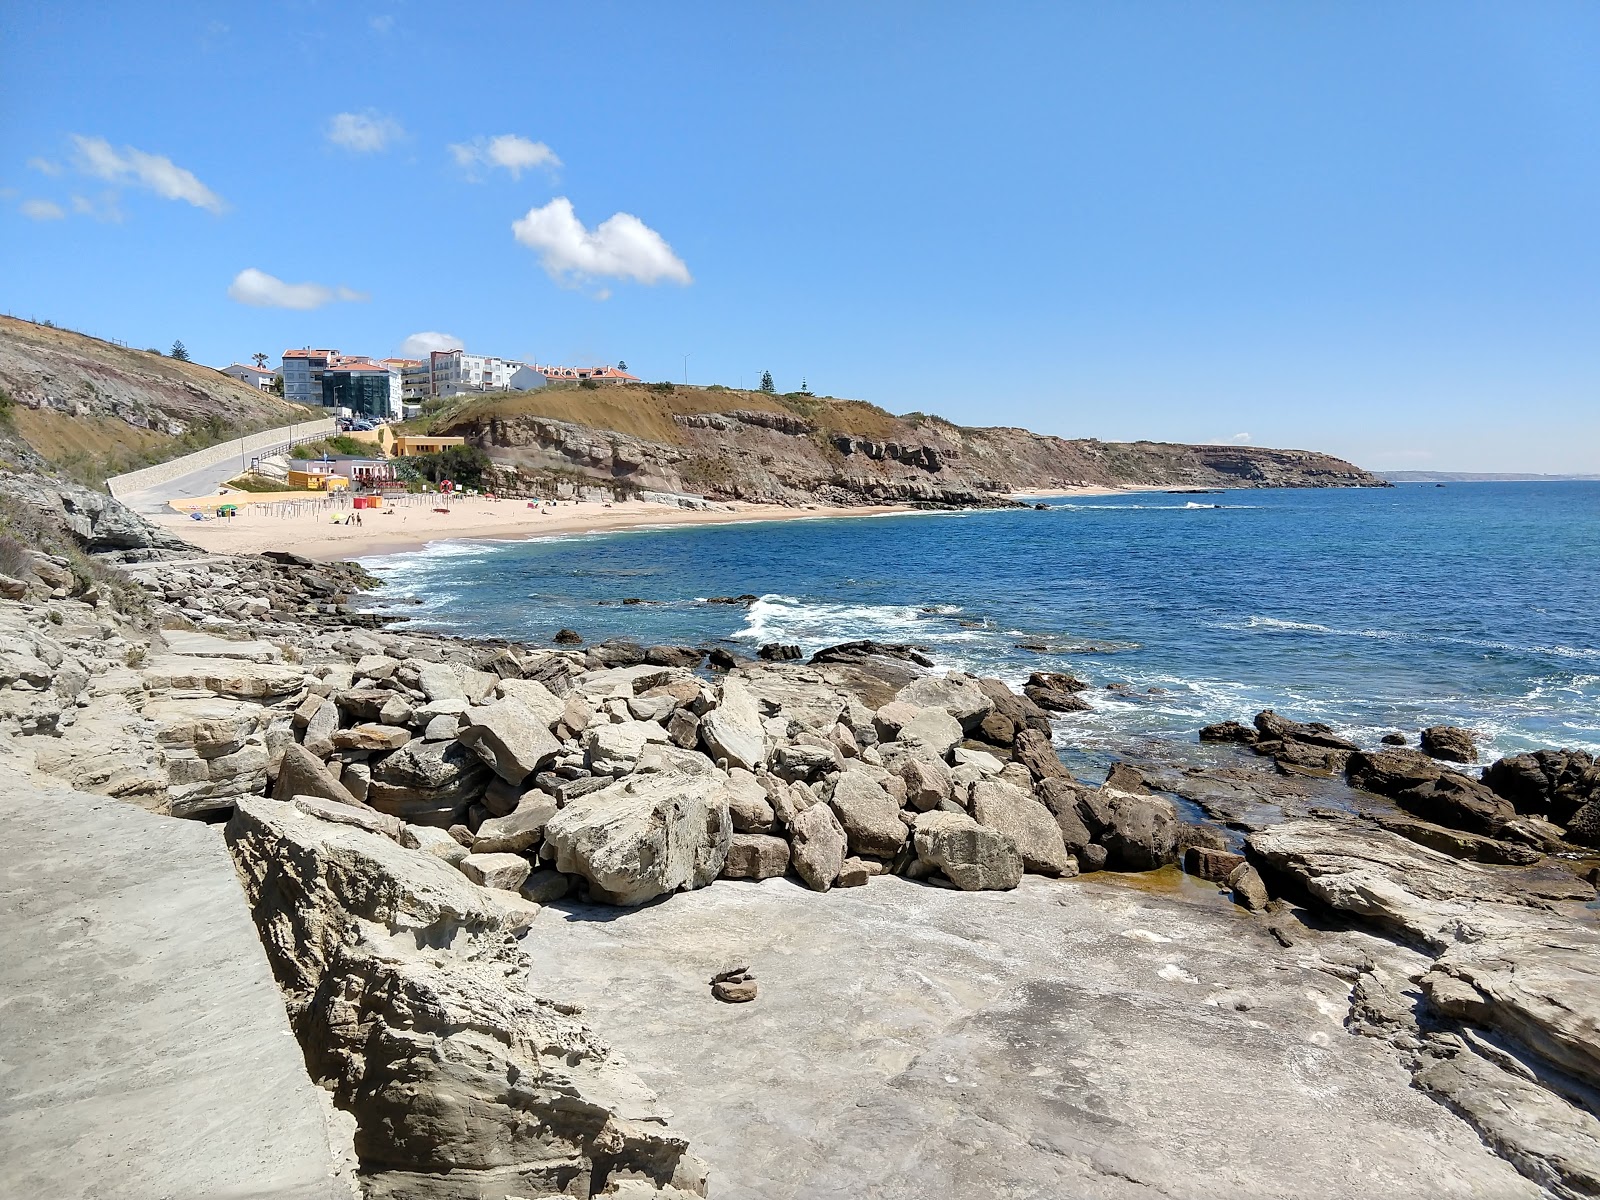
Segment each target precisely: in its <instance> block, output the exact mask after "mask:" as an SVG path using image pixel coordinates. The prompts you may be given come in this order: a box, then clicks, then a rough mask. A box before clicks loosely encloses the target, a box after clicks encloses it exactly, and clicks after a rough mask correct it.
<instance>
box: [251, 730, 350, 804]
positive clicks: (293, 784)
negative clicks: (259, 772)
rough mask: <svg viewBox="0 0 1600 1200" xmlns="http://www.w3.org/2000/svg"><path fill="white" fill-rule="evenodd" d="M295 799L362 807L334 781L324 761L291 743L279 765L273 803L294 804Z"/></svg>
mask: <svg viewBox="0 0 1600 1200" xmlns="http://www.w3.org/2000/svg"><path fill="white" fill-rule="evenodd" d="M296 796H320V797H321V798H322V799H324V800H336V801H338V802H339V803H340V804H356V803H359V802H358V801H357V800H356V798H355V797H354V796H352V795H351V794H350V789H349V788H347V787H345V786H344V784H342V783H340V782H339V781H338V780H337V779H335V778H334V776H333V772H331V771H329V770H328V768H327V767H325V766H323V765H322V760H321V759H320V758H318V757H317V756H316V755H315V754H312V753H311V751H309V750H307V749H306V748H305V747H304V746H301V745H298V744H297V743H294V742H290V743H289V744H288V745H287V746H285V747H284V748H283V758H282V759H281V760H280V761H279V763H278V778H277V780H276V781H275V782H274V783H273V785H272V798H273V799H274V800H293V799H294V798H295V797H296Z"/></svg>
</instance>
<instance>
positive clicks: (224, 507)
mask: <svg viewBox="0 0 1600 1200" xmlns="http://www.w3.org/2000/svg"><path fill="white" fill-rule="evenodd" d="M238 511H239V506H238V505H237V504H219V505H217V516H219V517H231V516H233V514H234V513H236V512H238Z"/></svg>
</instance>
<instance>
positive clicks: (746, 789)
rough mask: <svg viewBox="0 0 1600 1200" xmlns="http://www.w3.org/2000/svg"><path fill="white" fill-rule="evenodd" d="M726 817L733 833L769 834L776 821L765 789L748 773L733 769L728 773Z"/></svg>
mask: <svg viewBox="0 0 1600 1200" xmlns="http://www.w3.org/2000/svg"><path fill="white" fill-rule="evenodd" d="M727 794H728V816H729V817H730V818H732V820H733V831H734V832H735V833H771V832H772V829H773V824H774V822H775V821H776V820H777V817H776V815H775V814H774V813H773V810H772V801H771V800H769V799H768V798H767V789H766V788H764V787H762V786H761V781H760V780H759V779H757V778H756V777H755V776H754V775H752V774H750V772H749V771H744V770H741V769H740V768H738V767H734V768H733V769H732V770H730V771H729V772H728V787H727Z"/></svg>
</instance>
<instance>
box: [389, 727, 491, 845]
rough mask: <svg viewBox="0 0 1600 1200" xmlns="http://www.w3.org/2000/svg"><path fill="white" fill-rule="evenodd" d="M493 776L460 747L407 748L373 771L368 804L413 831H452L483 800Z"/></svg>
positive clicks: (431, 744)
mask: <svg viewBox="0 0 1600 1200" xmlns="http://www.w3.org/2000/svg"><path fill="white" fill-rule="evenodd" d="M492 774H493V773H492V772H491V771H490V770H489V769H488V767H486V766H484V764H483V760H482V759H480V758H479V757H478V756H477V755H476V754H475V753H474V752H473V751H471V750H469V749H468V748H467V747H465V746H463V745H461V744H460V743H459V742H428V741H423V740H422V739H420V738H419V739H417V740H416V741H413V742H407V743H406V744H405V745H404V746H402V747H400V749H398V750H396V751H395V752H394V753H393V754H390V755H388V756H387V757H385V758H382V759H379V760H376V761H375V762H374V763H373V766H372V782H371V785H370V786H369V787H368V789H367V803H368V804H370V805H372V807H373V808H376V809H378V810H379V811H380V812H386V813H389V814H391V815H393V816H396V817H399V818H400V819H401V820H403V821H407V822H409V823H410V824H412V825H436V826H438V827H439V828H441V829H448V828H449V827H450V826H451V825H454V824H456V822H457V821H459V820H460V818H461V815H462V814H463V813H465V812H466V810H467V806H468V805H470V804H471V803H472V802H473V801H474V800H476V799H478V798H479V797H480V796H481V795H483V790H484V788H485V787H487V786H488V783H489V780H490V778H492Z"/></svg>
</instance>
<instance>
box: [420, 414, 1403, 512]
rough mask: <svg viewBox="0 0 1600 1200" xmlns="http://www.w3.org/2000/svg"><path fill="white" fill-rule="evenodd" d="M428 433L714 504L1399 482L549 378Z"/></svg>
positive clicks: (1239, 450) (1234, 455) (1270, 458)
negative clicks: (554, 381) (535, 387)
mask: <svg viewBox="0 0 1600 1200" xmlns="http://www.w3.org/2000/svg"><path fill="white" fill-rule="evenodd" d="M426 427H427V429H428V430H429V432H432V433H435V434H452V435H457V436H461V437H465V438H466V439H467V440H468V441H469V442H470V443H472V444H473V445H476V446H479V447H481V448H482V449H484V450H485V451H487V452H488V453H489V454H490V456H491V457H492V458H493V459H494V460H495V462H496V464H497V465H498V466H500V467H501V468H502V469H505V470H507V471H515V472H518V473H520V474H522V475H524V476H527V475H533V476H538V475H540V474H546V473H562V474H576V475H579V476H583V477H586V478H589V479H593V480H597V481H603V482H606V483H608V484H613V485H615V484H617V483H622V484H625V485H632V486H634V487H637V488H641V489H646V490H659V491H672V492H678V491H684V492H696V493H701V494H704V495H706V496H708V497H710V498H712V499H716V500H750V501H763V502H768V503H777V504H786V505H796V504H807V503H826V504H843V505H849V504H882V503H910V504H936V505H956V506H970V505H980V504H993V503H996V502H1000V501H1001V500H1003V499H1004V498H1005V497H1006V496H1008V495H1010V494H1011V493H1014V492H1017V491H1022V490H1035V489H1050V488H1071V487H1139V486H1144V487H1172V488H1223V487H1229V488H1237V487H1387V486H1389V485H1388V483H1387V482H1386V481H1385V480H1383V479H1381V478H1379V477H1378V476H1376V475H1373V474H1371V473H1370V472H1367V471H1363V470H1362V469H1361V468H1359V467H1356V466H1354V465H1353V464H1351V463H1348V462H1345V461H1344V460H1343V459H1339V458H1334V457H1332V456H1331V455H1327V454H1320V453H1317V452H1315V451H1309V450H1274V449H1267V448H1264V447H1255V446H1221V445H1219V446H1183V445H1175V444H1169V443H1164V442H1101V441H1097V440H1095V439H1093V438H1080V439H1068V438H1060V437H1052V436H1048V435H1045V434H1037V433H1032V432H1029V431H1028V430H1025V429H1015V428H1007V427H993V428H986V427H977V428H975V427H968V426H961V425H957V424H955V423H953V422H951V421H947V420H945V419H944V418H942V417H938V416H930V415H927V414H924V413H920V412H916V413H908V414H905V415H902V416H896V415H894V414H892V413H889V412H887V411H885V410H884V409H881V408H878V407H877V406H875V405H872V404H868V403H866V402H864V401H860V400H838V399H834V398H832V397H819V396H811V395H804V394H800V393H790V394H787V395H770V394H767V393H763V392H750V391H736V390H733V389H730V388H723V387H717V386H712V387H705V388H698V387H683V386H678V385H673V384H661V383H658V384H648V385H644V384H629V385H625V386H605V387H599V388H584V387H579V386H568V385H552V386H550V387H547V388H544V389H541V390H539V391H537V392H524V393H510V394H491V395H482V396H473V397H470V398H461V399H458V400H456V401H454V402H452V403H447V404H443V405H440V406H438V407H437V408H436V410H435V411H434V412H433V413H431V414H430V415H429V417H428V420H427V422H426Z"/></svg>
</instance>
